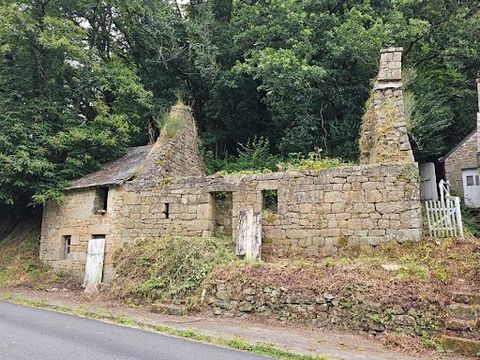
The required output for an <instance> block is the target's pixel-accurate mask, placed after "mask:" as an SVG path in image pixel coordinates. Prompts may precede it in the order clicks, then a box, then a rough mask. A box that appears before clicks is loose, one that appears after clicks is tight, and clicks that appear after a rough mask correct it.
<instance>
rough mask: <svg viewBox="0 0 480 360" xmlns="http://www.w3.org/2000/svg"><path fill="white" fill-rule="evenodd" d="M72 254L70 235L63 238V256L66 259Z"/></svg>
mask: <svg viewBox="0 0 480 360" xmlns="http://www.w3.org/2000/svg"><path fill="white" fill-rule="evenodd" d="M71 252H72V235H64V236H63V255H64V258H65V259H66V258H67V257H69V255H70V253H71Z"/></svg>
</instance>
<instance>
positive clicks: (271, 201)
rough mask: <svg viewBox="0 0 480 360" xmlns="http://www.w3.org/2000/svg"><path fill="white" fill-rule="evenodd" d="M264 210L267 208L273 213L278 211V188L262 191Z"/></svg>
mask: <svg viewBox="0 0 480 360" xmlns="http://www.w3.org/2000/svg"><path fill="white" fill-rule="evenodd" d="M262 200H263V204H262V210H267V211H270V212H273V213H276V212H277V211H278V193H277V190H263V191H262Z"/></svg>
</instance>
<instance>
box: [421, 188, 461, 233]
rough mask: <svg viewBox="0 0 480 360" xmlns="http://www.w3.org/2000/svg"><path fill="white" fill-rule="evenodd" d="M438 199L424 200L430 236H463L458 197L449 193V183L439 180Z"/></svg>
mask: <svg viewBox="0 0 480 360" xmlns="http://www.w3.org/2000/svg"><path fill="white" fill-rule="evenodd" d="M438 186H439V189H440V200H428V201H426V202H425V207H426V211H427V219H428V228H429V231H430V236H432V237H463V224H462V213H461V211H460V198H459V197H458V196H451V195H450V184H449V183H448V182H445V181H443V180H440V183H439V184H438Z"/></svg>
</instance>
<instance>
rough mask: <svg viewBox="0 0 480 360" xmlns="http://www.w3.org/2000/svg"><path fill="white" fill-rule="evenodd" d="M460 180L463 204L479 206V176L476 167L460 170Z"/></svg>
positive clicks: (473, 206)
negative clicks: (461, 182) (461, 181)
mask: <svg viewBox="0 0 480 360" xmlns="http://www.w3.org/2000/svg"><path fill="white" fill-rule="evenodd" d="M462 180H463V195H464V199H465V205H466V206H467V207H470V208H480V177H479V174H478V169H464V170H462Z"/></svg>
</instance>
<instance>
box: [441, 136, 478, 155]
mask: <svg viewBox="0 0 480 360" xmlns="http://www.w3.org/2000/svg"><path fill="white" fill-rule="evenodd" d="M476 133H477V129H475V130H473V131H472V132H471V133H470V134H468V135H467V136H465V138H464V139H463V140H462V141H460V142H459V143H458V144H457V145H456V146H455V147H454V148H453V149H451V150H450V151H449V152H448V153H446V154H445V155H443V156H442V157H441V158H439V159H438V161H440V162H444V161H445V160H447V158H448V157H449V156H450V155H452V154H453V153H454V152H455V151H457V150H458V149H459V148H460V146H462V145H463V144H465V143H466V142H467V140H469V139H470V138H471V137H472V136H473V135H475V134H476Z"/></svg>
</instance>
